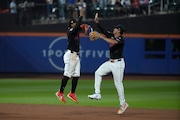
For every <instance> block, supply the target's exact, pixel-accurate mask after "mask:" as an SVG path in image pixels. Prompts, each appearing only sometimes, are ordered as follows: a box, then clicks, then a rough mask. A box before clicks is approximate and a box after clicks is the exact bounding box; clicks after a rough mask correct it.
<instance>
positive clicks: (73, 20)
mask: <svg viewBox="0 0 180 120" xmlns="http://www.w3.org/2000/svg"><path fill="white" fill-rule="evenodd" d="M76 22H77V21H76V19H74V18H72V19H70V21H69V24H72V23H76Z"/></svg>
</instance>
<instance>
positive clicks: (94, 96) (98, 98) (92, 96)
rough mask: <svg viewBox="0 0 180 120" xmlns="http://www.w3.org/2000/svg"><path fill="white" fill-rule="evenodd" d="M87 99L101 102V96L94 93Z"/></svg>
mask: <svg viewBox="0 0 180 120" xmlns="http://www.w3.org/2000/svg"><path fill="white" fill-rule="evenodd" d="M88 98H89V99H96V100H101V94H97V93H94V94H92V95H88Z"/></svg>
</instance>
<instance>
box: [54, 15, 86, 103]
mask: <svg viewBox="0 0 180 120" xmlns="http://www.w3.org/2000/svg"><path fill="white" fill-rule="evenodd" d="M82 16H83V13H80V17H79V19H78V20H77V21H76V19H71V20H70V21H69V25H68V31H67V36H68V44H67V51H66V52H65V54H64V56H63V60H64V64H65V67H64V73H63V75H64V76H63V78H62V81H61V85H60V89H59V90H58V91H57V92H56V96H57V97H58V99H59V100H60V101H61V102H63V103H66V100H65V98H64V89H65V87H66V84H67V82H68V80H69V79H70V78H72V88H71V91H70V92H69V94H68V95H67V97H68V98H70V99H71V100H72V101H74V102H75V103H78V99H77V98H76V94H75V90H76V86H77V83H78V79H79V77H80V58H79V46H80V45H79V44H80V37H79V34H80V31H81V30H82V24H81V22H82Z"/></svg>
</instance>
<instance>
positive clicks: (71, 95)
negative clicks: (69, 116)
mask: <svg viewBox="0 0 180 120" xmlns="http://www.w3.org/2000/svg"><path fill="white" fill-rule="evenodd" d="M67 97H68V98H69V99H71V100H72V101H73V102H75V103H78V99H77V97H76V94H75V93H71V92H70V93H69V94H68V95H67Z"/></svg>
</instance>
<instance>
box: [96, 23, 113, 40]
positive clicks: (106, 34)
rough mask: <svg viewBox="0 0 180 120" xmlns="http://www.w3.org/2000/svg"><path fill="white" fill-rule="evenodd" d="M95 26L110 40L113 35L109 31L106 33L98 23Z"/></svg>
mask: <svg viewBox="0 0 180 120" xmlns="http://www.w3.org/2000/svg"><path fill="white" fill-rule="evenodd" d="M97 26H98V28H99V30H100V32H101V33H103V34H104V35H105V36H106V37H107V38H111V37H112V36H113V34H112V33H111V32H110V31H106V30H105V29H104V28H103V27H102V26H101V25H100V24H99V23H97Z"/></svg>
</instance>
